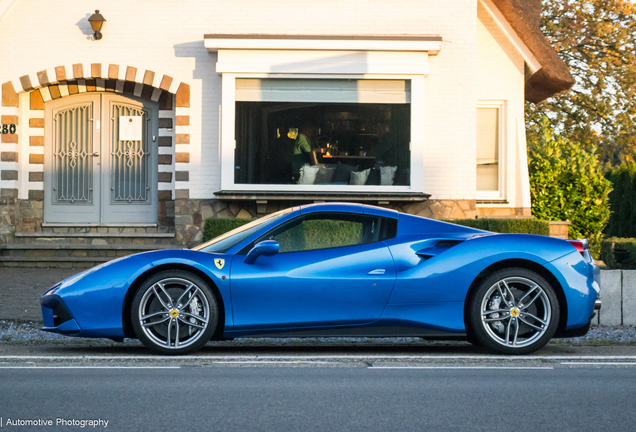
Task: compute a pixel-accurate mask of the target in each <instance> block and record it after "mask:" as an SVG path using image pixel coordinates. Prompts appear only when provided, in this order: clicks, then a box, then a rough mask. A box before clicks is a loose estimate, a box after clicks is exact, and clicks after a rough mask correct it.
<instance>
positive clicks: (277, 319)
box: [41, 204, 600, 354]
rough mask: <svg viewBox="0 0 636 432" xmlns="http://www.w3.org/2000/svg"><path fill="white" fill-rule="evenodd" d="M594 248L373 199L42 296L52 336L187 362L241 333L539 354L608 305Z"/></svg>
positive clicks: (141, 259) (270, 220) (265, 223)
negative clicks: (134, 343)
mask: <svg viewBox="0 0 636 432" xmlns="http://www.w3.org/2000/svg"><path fill="white" fill-rule="evenodd" d="M599 290H600V286H599V269H598V267H597V266H596V265H595V263H594V260H593V259H592V257H591V255H590V252H589V250H588V248H587V243H586V242H585V241H584V240H578V241H575V240H569V241H565V240H560V239H556V238H550V237H543V236H535V235H525V234H495V233H491V232H487V231H481V230H477V229H473V228H467V227H463V226H458V225H454V224H450V223H445V222H440V221H436V220H431V219H425V218H422V217H418V216H412V215H408V214H403V213H398V212H396V211H392V210H387V209H383V208H378V207H373V206H369V205H362V204H313V205H305V206H300V207H293V208H289V209H286V210H282V211H279V212H277V213H274V214H270V215H268V216H265V217H263V218H261V219H258V220H255V221H253V222H251V223H249V224H247V225H243V226H241V227H240V228H237V229H235V230H233V231H230V232H228V233H226V234H223V235H221V236H219V237H217V238H215V239H213V240H211V241H209V242H207V243H204V244H202V245H200V246H198V247H196V248H194V249H191V250H162V251H154V252H146V253H140V254H136V255H131V256H128V257H124V258H120V259H116V260H113V261H110V262H108V263H105V264H102V265H99V266H97V267H94V268H92V269H90V270H87V271H85V272H82V273H79V274H77V275H75V276H73V277H70V278H68V279H66V280H64V281H62V282H60V283H58V284H57V285H55V286H54V287H52V288H51V289H49V290H48V291H47V292H46V293H44V294H43V295H42V298H41V303H42V314H43V317H44V328H43V330H46V331H52V332H58V333H62V334H65V335H72V336H81V337H104V338H111V339H114V340H122V339H123V338H124V337H128V338H138V339H139V340H141V342H143V343H144V344H145V345H146V346H147V347H148V348H149V349H150V350H152V351H154V352H156V353H160V354H186V353H191V352H194V351H196V350H198V349H200V348H201V347H203V346H204V345H205V344H206V343H207V342H208V341H209V340H223V339H228V338H236V337H262V336H268V337H272V336H273V337H288V336H294V337H314V336H320V337H326V336H339V337H345V336H366V337H390V336H417V337H423V338H431V339H467V340H468V341H470V342H472V343H474V344H478V345H482V346H484V347H486V348H487V349H489V350H492V351H495V352H498V353H503V354H527V353H530V352H533V351H536V350H538V349H539V348H541V347H543V346H544V345H545V344H546V343H548V341H549V340H550V339H551V338H552V337H572V336H580V335H583V334H585V333H587V331H588V330H589V327H590V322H591V320H592V317H593V314H594V309H596V308H599V307H600V300H599Z"/></svg>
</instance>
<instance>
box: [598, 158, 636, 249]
mask: <svg viewBox="0 0 636 432" xmlns="http://www.w3.org/2000/svg"><path fill="white" fill-rule="evenodd" d="M605 177H606V178H607V179H608V180H609V181H610V182H612V186H613V187H614V189H613V190H612V192H610V194H609V200H610V206H611V209H612V215H611V216H610V219H609V224H608V225H607V229H606V230H605V234H606V235H607V236H610V237H636V164H634V162H630V163H628V164H623V165H621V166H619V167H617V168H614V169H610V170H608V171H607V172H606V173H605Z"/></svg>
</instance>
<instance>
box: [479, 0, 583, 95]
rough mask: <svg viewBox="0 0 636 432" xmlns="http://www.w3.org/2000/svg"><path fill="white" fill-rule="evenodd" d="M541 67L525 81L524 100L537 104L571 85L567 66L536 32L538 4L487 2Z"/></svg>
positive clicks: (502, 0)
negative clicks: (508, 25) (490, 3)
mask: <svg viewBox="0 0 636 432" xmlns="http://www.w3.org/2000/svg"><path fill="white" fill-rule="evenodd" d="M490 1H492V3H493V4H494V5H495V7H496V8H497V9H498V10H499V11H500V12H501V14H502V15H503V16H504V18H505V19H506V21H508V23H509V24H510V26H511V27H512V28H513V29H514V31H515V32H516V33H517V35H518V36H519V38H520V39H521V40H522V41H523V43H524V44H525V45H526V46H527V47H528V49H530V51H531V52H532V54H534V56H535V57H536V59H537V60H538V61H539V63H540V64H541V66H542V67H541V69H539V70H538V71H537V72H535V73H534V74H532V75H530V77H529V78H528V79H527V80H526V84H525V97H526V100H527V101H529V102H533V103H539V102H542V101H544V100H545V99H547V98H549V97H551V96H554V95H556V94H558V93H560V92H563V91H566V90H569V89H571V88H572V86H573V85H574V83H575V80H574V77H573V76H572V74H571V73H570V70H569V68H568V66H567V65H566V64H565V62H564V61H563V60H562V59H561V57H559V55H558V53H557V52H556V51H555V50H554V48H552V46H551V45H550V42H549V41H548V39H547V38H546V37H545V35H544V34H543V33H542V32H541V29H540V28H539V24H540V13H541V0H490Z"/></svg>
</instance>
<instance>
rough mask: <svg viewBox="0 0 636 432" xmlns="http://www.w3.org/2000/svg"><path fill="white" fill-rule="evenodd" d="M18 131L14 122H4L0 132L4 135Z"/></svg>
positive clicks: (0, 126)
mask: <svg viewBox="0 0 636 432" xmlns="http://www.w3.org/2000/svg"><path fill="white" fill-rule="evenodd" d="M15 131H16V127H15V125H14V124H3V125H0V133H1V134H2V135H6V134H14V133H15Z"/></svg>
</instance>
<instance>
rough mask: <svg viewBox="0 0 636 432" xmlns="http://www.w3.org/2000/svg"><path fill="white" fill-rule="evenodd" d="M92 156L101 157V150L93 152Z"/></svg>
mask: <svg viewBox="0 0 636 432" xmlns="http://www.w3.org/2000/svg"><path fill="white" fill-rule="evenodd" d="M91 156H94V157H99V152H95V153H93V154H92V155H91Z"/></svg>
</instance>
